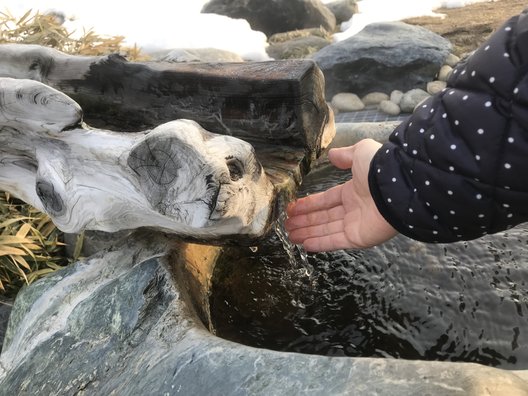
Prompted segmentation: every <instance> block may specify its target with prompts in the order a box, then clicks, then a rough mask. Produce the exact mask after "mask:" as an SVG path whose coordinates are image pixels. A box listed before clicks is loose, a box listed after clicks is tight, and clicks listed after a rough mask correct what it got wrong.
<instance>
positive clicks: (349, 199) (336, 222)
mask: <svg viewBox="0 0 528 396" xmlns="http://www.w3.org/2000/svg"><path fill="white" fill-rule="evenodd" d="M380 146H381V144H380V143H378V142H376V141H374V140H372V139H364V140H361V141H360V142H359V143H357V144H355V145H353V146H350V147H343V148H338V149H332V150H330V152H329V153H328V157H329V159H330V162H331V163H332V164H333V165H334V166H336V167H338V168H340V169H349V168H351V170H352V175H353V177H352V179H351V180H349V181H347V182H346V183H344V184H341V185H339V186H336V187H332V188H330V189H329V190H327V191H324V192H321V193H318V194H314V195H311V196H308V197H306V198H301V199H299V200H297V201H295V202H292V203H290V205H288V208H287V213H288V216H289V218H288V219H287V220H286V222H285V226H286V230H287V231H288V233H289V237H290V240H291V241H292V242H294V243H299V244H303V245H304V248H305V249H306V250H307V251H310V252H318V251H331V250H337V249H349V248H358V249H361V248H367V247H372V246H375V245H378V244H380V243H382V242H385V241H387V240H388V239H390V238H392V237H393V236H395V235H396V234H397V231H396V230H395V229H394V228H393V227H392V226H391V225H390V224H389V223H387V221H386V220H385V219H384V218H383V216H382V215H381V214H380V212H379V211H378V209H377V207H376V204H375V203H374V200H373V199H372V196H371V195H370V190H369V186H368V172H369V166H370V162H371V160H372V158H373V157H374V154H375V153H376V151H378V149H379V148H380Z"/></svg>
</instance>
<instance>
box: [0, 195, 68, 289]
mask: <svg viewBox="0 0 528 396" xmlns="http://www.w3.org/2000/svg"><path fill="white" fill-rule="evenodd" d="M59 236H60V232H59V231H58V230H57V228H56V227H55V226H54V224H53V223H52V222H51V220H50V218H49V217H48V216H47V215H45V214H43V213H41V212H39V211H37V210H36V209H34V208H32V207H31V206H29V205H26V204H23V203H21V202H17V201H16V200H14V199H12V198H11V197H10V196H9V194H8V193H0V293H2V294H4V293H5V294H13V293H16V291H17V290H18V289H19V288H20V287H21V286H22V285H23V284H29V283H31V282H33V281H34V280H36V279H38V278H39V277H41V276H43V275H45V274H48V273H50V272H53V271H55V270H57V269H59V268H61V267H62V266H63V265H64V264H66V260H65V259H64V258H62V256H63V254H62V253H63V252H62V246H63V244H62V243H60V242H59Z"/></svg>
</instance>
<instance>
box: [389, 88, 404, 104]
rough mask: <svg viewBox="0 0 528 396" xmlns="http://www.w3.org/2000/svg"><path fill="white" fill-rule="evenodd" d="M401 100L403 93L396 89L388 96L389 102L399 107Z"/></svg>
mask: <svg viewBox="0 0 528 396" xmlns="http://www.w3.org/2000/svg"><path fill="white" fill-rule="evenodd" d="M402 98H403V92H402V91H399V90H397V89H395V90H394V91H392V92H391V94H390V100H391V102H393V103H395V104H397V105H398V106H399V105H400V102H401V100H402Z"/></svg>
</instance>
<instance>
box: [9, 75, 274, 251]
mask: <svg viewBox="0 0 528 396" xmlns="http://www.w3.org/2000/svg"><path fill="white" fill-rule="evenodd" d="M0 189H2V190H6V191H10V192H11V193H13V194H14V195H16V196H18V197H19V198H21V199H23V200H24V201H26V202H28V203H30V204H32V205H33V206H35V207H37V208H38V209H40V210H42V211H44V212H46V213H48V214H49V215H50V216H51V217H52V219H53V221H54V223H55V224H56V225H57V226H58V227H59V228H60V229H62V230H63V231H65V232H80V231H82V230H84V229H91V230H102V231H109V232H113V231H118V230H122V229H132V228H138V227H156V228H158V229H161V230H165V231H170V232H173V233H177V234H180V235H182V236H184V237H188V238H190V239H193V240H200V241H207V240H214V239H221V238H223V237H226V236H230V235H234V234H240V235H241V236H242V237H244V236H246V237H248V238H256V237H259V236H261V235H262V234H264V233H265V232H266V230H267V228H268V227H269V225H270V222H271V220H272V208H273V200H274V196H275V192H274V187H273V185H272V184H271V182H270V181H269V180H268V178H267V176H266V174H265V172H264V170H263V168H262V166H261V165H260V163H259V162H258V161H257V160H256V158H255V154H254V150H253V147H252V146H251V145H250V144H249V143H247V142H244V141H242V140H240V139H237V138H234V137H231V136H222V135H217V134H212V133H210V132H208V131H206V130H204V129H203V128H202V127H200V126H199V125H198V124H197V123H196V122H194V121H190V120H177V121H172V122H169V123H165V124H162V125H160V126H158V127H156V128H154V129H152V130H151V131H144V132H139V133H119V132H110V131H106V130H99V129H92V128H89V127H87V126H85V125H84V124H83V123H82V111H81V108H80V106H79V105H78V104H77V103H76V102H75V101H74V100H72V99H71V98H69V97H68V96H66V95H64V94H62V93H61V92H59V91H56V90H55V89H53V88H50V87H48V86H46V85H44V84H42V83H39V82H36V81H31V80H16V79H11V78H0Z"/></svg>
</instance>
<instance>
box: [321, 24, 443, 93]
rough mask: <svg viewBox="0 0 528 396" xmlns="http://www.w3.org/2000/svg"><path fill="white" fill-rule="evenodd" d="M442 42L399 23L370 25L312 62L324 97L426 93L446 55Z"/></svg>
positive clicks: (423, 31)
mask: <svg viewBox="0 0 528 396" xmlns="http://www.w3.org/2000/svg"><path fill="white" fill-rule="evenodd" d="M450 49H451V44H450V43H449V41H448V40H446V39H444V38H443V37H441V36H439V35H437V34H435V33H432V32H431V31H429V30H427V29H424V28H422V27H418V26H411V25H408V24H405V23H403V22H388V23H374V24H371V25H368V26H367V27H365V29H363V30H362V31H361V32H359V33H358V34H357V35H355V36H352V37H350V38H348V39H346V40H343V41H340V42H337V43H334V44H332V45H329V46H327V47H325V48H323V49H322V50H320V51H319V52H317V53H316V54H315V55H314V56H313V59H314V60H315V61H316V62H317V64H318V65H319V67H320V68H321V69H322V70H323V73H324V75H325V81H326V97H332V96H333V95H335V94H336V93H338V92H343V91H347V92H355V93H357V94H358V95H365V94H367V93H368V92H372V91H380V92H391V91H392V90H394V89H399V90H402V91H407V90H409V89H413V88H422V89H425V86H426V84H427V82H428V81H431V80H433V79H434V76H435V75H436V73H437V72H438V70H439V69H440V66H441V65H442V64H443V62H444V60H445V58H446V57H447V55H448V54H449V51H450Z"/></svg>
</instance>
